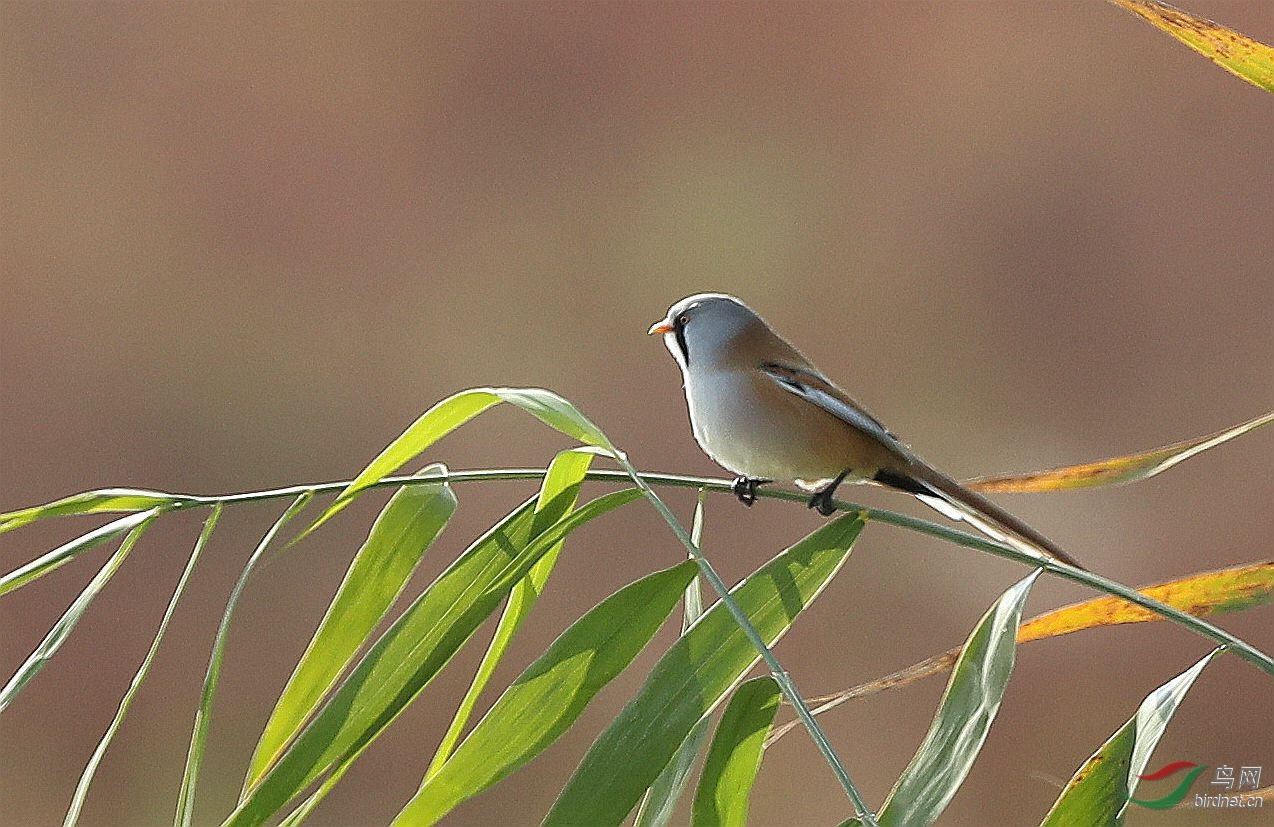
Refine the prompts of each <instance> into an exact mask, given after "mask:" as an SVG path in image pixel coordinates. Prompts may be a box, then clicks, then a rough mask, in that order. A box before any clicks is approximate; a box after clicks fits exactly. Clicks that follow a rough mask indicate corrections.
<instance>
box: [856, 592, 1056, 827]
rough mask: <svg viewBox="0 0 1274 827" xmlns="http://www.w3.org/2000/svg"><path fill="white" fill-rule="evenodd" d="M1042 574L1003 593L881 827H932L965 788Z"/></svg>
mask: <svg viewBox="0 0 1274 827" xmlns="http://www.w3.org/2000/svg"><path fill="white" fill-rule="evenodd" d="M1041 571H1043V570H1042V569H1037V570H1035V571H1034V572H1032V573H1031V574H1030V575H1028V576H1027V577H1026V578H1024V579H1023V580H1021V581H1019V582H1018V583H1016V584H1014V585H1013V586H1012V587H1010V588H1009V589H1008V591H1006V592H1004V594H1002V595H1001V596H1000V598H999V599H998V600H996V601H995V603H994V604H993V605H992V606H991V608H990V609H989V610H988V611H987V613H986V614H985V615H983V617H982V620H980V621H979V622H978V625H977V626H976V627H975V628H974V630H973V633H972V634H971V635H969V639H968V641H966V642H965V644H964V650H963V651H962V652H961V654H960V658H959V659H958V660H957V661H956V665H955V668H954V669H953V670H952V673H951V680H950V681H948V682H947V689H946V692H944V693H943V696H942V702H941V703H940V704H939V706H938V712H937V714H936V715H934V719H933V724H932V725H931V726H930V728H929V733H928V734H927V735H926V736H925V739H924V741H923V742H922V743H921V745H920V748H919V749H918V750H916V754H915V756H914V757H913V758H912V759H911V763H909V764H908V765H907V768H906V769H905V770H903V772H902V775H901V776H900V777H899V779H898V782H897V784H895V785H894V789H893V791H892V792H891V793H890V794H889V797H888V798H887V799H886V800H885V805H884V806H883V807H882V808H881V811H880V815H879V821H880V825H881V827H893V826H894V825H914V824H932V823H933V822H934V821H936V820H937V819H938V817H939V816H940V815H942V811H943V810H944V809H946V806H947V804H948V803H950V801H951V799H952V797H953V796H955V794H956V790H958V789H959V788H960V785H961V784H963V783H964V779H965V776H967V775H968V773H969V770H970V769H971V768H972V767H973V761H974V759H975V758H977V755H978V752H979V750H981V749H982V743H983V742H984V741H985V740H986V735H987V732H988V731H989V730H990V728H991V722H992V721H994V720H995V715H996V713H997V712H999V709H1000V700H1001V699H1002V698H1003V697H1004V689H1005V687H1006V686H1007V685H1008V682H1009V675H1011V674H1012V672H1013V661H1014V655H1015V653H1016V638H1017V628H1018V624H1019V623H1021V620H1022V607H1023V606H1024V605H1025V604H1026V598H1027V596H1028V595H1029V594H1030V592H1031V586H1033V585H1034V584H1035V580H1036V578H1038V577H1039V575H1040V572H1041Z"/></svg>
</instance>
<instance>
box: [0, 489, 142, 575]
mask: <svg viewBox="0 0 1274 827" xmlns="http://www.w3.org/2000/svg"><path fill="white" fill-rule="evenodd" d="M161 513H163V509H161V508H152V509H149V510H147V511H143V512H141V513H138V514H129V515H128V516H127V517H120V518H119V519H118V520H112V521H111V522H109V523H107V524H106V525H104V526H100V527H98V528H95V529H93V530H92V531H90V532H89V533H87V534H84V535H82V536H80V537H76V538H75V539H74V540H71V541H70V542H69V543H64V544H62V545H60V546H58V547H57V548H55V549H53V550H52V551H50V552H48V553H46V554H44V555H42V556H40V557H37V558H36V559H34V560H32V561H31V562H30V563H27V564H26V565H23V566H19V567H18V568H16V569H14V570H13V571H11V572H9V573H8V574H6V575H5V576H4V577H0V595H4V594H7V593H9V592H11V591H14V590H15V589H20V588H22V587H23V586H25V585H27V584H28V583H30V582H32V581H34V580H37V579H39V578H41V577H43V576H44V575H46V574H48V573H49V572H51V571H54V570H56V569H59V568H61V567H62V566H65V565H66V564H67V563H69V562H71V561H72V560H74V559H75V558H76V557H78V556H79V555H81V554H83V553H84V552H86V551H88V550H89V549H91V548H95V547H96V546H100V545H101V544H102V543H105V542H106V541H108V540H110V539H111V538H113V537H118V536H119V535H120V534H123V533H125V532H128V531H132V530H133V529H135V528H137V527H138V526H139V525H142V524H144V523H148V522H150V521H151V520H153V519H154V518H155V517H156V516H158V515H159V514H161Z"/></svg>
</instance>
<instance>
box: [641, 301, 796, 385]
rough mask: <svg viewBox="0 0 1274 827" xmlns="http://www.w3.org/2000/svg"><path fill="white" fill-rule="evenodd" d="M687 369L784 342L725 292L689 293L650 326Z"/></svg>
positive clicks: (743, 357) (758, 317) (742, 357)
mask: <svg viewBox="0 0 1274 827" xmlns="http://www.w3.org/2000/svg"><path fill="white" fill-rule="evenodd" d="M649 332H650V333H652V334H653V333H662V334H663V337H664V345H665V346H667V348H668V351H669V352H670V353H671V354H672V355H673V358H674V359H676V360H677V364H678V365H680V366H681V369H682V370H683V371H686V370H690V369H691V368H692V367H695V368H698V367H707V366H717V365H722V364H726V363H729V362H730V361H732V360H735V359H747V358H749V357H750V356H751V355H752V354H753V353H754V352H755V349H756V348H757V347H758V346H760V345H763V344H766V343H769V344H771V345H773V343H774V342H776V341H777V342H780V343H782V346H783V347H784V348H785V349H786V347H787V344H786V342H783V340H782V339H780V338H779V337H778V336H777V335H776V334H775V333H774V332H773V331H772V330H770V328H769V326H768V325H766V323H765V322H764V321H763V320H762V319H761V317H760V316H758V315H757V314H756V313H755V312H754V311H753V310H752V308H750V307H748V306H747V305H746V304H744V303H743V302H741V301H739V300H738V299H737V298H735V297H734V296H730V295H727V294H725V293H698V294H696V295H693V296H687V297H686V298H684V299H682V300H681V301H679V302H677V303H676V304H674V305H673V306H672V307H670V308H669V309H668V314H667V315H666V316H664V318H663V319H661V320H660V321H658V322H655V323H654V324H653V325H651V327H650V331H649Z"/></svg>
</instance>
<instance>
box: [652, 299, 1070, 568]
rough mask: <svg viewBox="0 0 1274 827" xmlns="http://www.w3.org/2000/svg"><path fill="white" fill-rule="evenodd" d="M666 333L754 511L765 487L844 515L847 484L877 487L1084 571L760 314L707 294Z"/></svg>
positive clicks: (712, 449) (699, 436)
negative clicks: (925, 455)
mask: <svg viewBox="0 0 1274 827" xmlns="http://www.w3.org/2000/svg"><path fill="white" fill-rule="evenodd" d="M647 332H648V333H649V334H650V335H655V334H661V335H662V336H663V340H664V345H665V346H666V347H667V348H668V351H669V352H670V353H671V354H672V357H673V359H675V360H676V362H677V365H678V366H679V367H680V368H681V374H682V377H683V379H684V386H685V392H686V403H687V406H688V407H689V409H690V423H691V428H692V430H693V432H694V438H695V441H696V442H698V443H699V447H700V448H702V449H703V451H704V453H706V454H707V455H708V456H709V458H711V459H712V460H713V461H714V462H715V463H717V464H718V465H720V466H721V467H723V468H725V469H726V470H727V471H729V472H731V473H732V474H735V475H737V476H736V477H735V479H734V482H733V485H732V487H731V490H732V492H733V493H734V495H735V496H736V497H737V498H738V499H739V501H740V502H742V503H743V504H744V505H747V506H751V505H752V504H753V503H755V502H756V498H757V493H756V492H757V488H758V486H761V485H765V484H767V483H772V482H780V481H781V482H793V483H795V484H796V485H797V487H799V488H800V489H802V490H803V491H806V492H810V493H811V496H810V499H809V507H810V508H812V509H816V510H817V511H818V512H819V513H820V514H822V515H824V516H831V515H832V514H833V513H835V511H836V505H835V501H834V499H833V498H834V496H835V494H836V489H837V487H838V486H840V485H841V484H842V483H844V482H847V481H848V482H854V483H872V484H877V485H882V486H885V487H887V488H892V489H896V490H898V491H902V492H904V493H907V494H910V495H912V496H914V497H916V498H917V499H918V500H920V501H921V502H924V503H925V504H926V505H928V506H930V507H932V508H934V509H936V510H938V511H939V512H940V513H942V514H943V515H944V516H946V517H948V518H950V519H953V520H963V521H965V522H967V523H968V524H969V525H971V526H973V527H974V528H976V529H977V530H979V531H981V532H982V533H983V534H986V535H987V536H989V537H991V538H992V539H995V540H999V541H1001V542H1004V543H1007V544H1008V545H1010V546H1012V547H1014V548H1016V549H1018V550H1024V551H1027V552H1028V553H1031V554H1033V555H1035V556H1038V555H1043V556H1044V557H1049V558H1053V559H1054V560H1058V561H1061V562H1062V563H1065V564H1067V565H1070V566H1074V567H1076V568H1081V569H1082V568H1083V566H1081V565H1080V564H1079V563H1078V562H1077V561H1076V560H1075V558H1073V557H1071V556H1070V555H1069V554H1067V553H1066V552H1064V551H1063V550H1062V549H1061V548H1059V547H1058V546H1057V545H1056V544H1055V543H1053V542H1052V541H1051V540H1049V539H1048V538H1047V537H1045V536H1044V535H1042V534H1040V533H1039V532H1038V531H1036V530H1035V529H1033V528H1031V527H1030V526H1028V525H1026V524H1025V523H1024V522H1022V521H1021V520H1019V519H1018V518H1016V517H1014V516H1013V515H1012V514H1009V513H1008V512H1007V511H1005V510H1004V509H1002V508H1000V507H999V506H997V505H996V504H995V503H992V502H991V501H990V500H988V499H986V498H985V497H983V496H982V495H980V494H978V493H976V492H973V491H970V490H969V489H968V488H965V487H964V486H962V485H960V483H958V482H956V481H955V480H954V479H952V478H951V477H949V476H947V475H946V474H944V473H942V472H941V471H939V470H938V469H936V468H934V467H933V466H932V465H930V464H929V463H927V462H925V461H924V460H923V459H921V458H920V457H918V456H917V455H916V454H915V453H914V452H913V451H912V450H911V448H910V447H909V446H908V445H906V444H905V443H903V442H902V441H901V440H900V439H899V438H898V437H896V436H895V435H894V434H893V433H892V432H891V431H889V430H888V429H887V428H885V426H884V425H882V424H881V423H880V421H879V420H878V419H876V417H874V416H872V415H871V414H870V413H868V412H867V410H866V409H864V408H863V407H862V406H861V405H859V404H858V403H857V402H855V401H854V400H853V399H852V398H851V397H850V396H849V394H847V393H846V392H845V391H843V390H841V388H840V387H838V386H837V385H836V384H834V383H833V382H832V381H831V380H830V379H828V378H827V377H826V376H825V375H824V374H823V373H822V372H821V371H819V369H818V368H816V367H815V366H814V365H813V363H811V362H810V360H809V359H807V358H806V357H805V355H804V354H802V353H801V352H800V351H799V350H797V349H796V348H795V347H794V346H793V345H791V344H790V343H789V342H788V341H787V340H786V339H784V338H783V337H782V336H780V335H779V334H778V333H776V332H775V331H774V330H773V329H772V328H771V327H770V326H769V325H768V324H766V322H765V320H764V319H762V318H761V317H760V316H759V315H758V314H757V313H756V312H755V311H753V310H752V309H751V308H750V307H748V306H747V305H745V304H744V303H743V302H742V301H740V300H739V299H737V298H735V297H734V296H730V295H727V294H725V293H699V294H697V295H693V296H689V297H687V298H684V299H682V300H681V301H679V302H677V303H676V304H674V305H673V306H672V307H671V308H669V310H668V313H667V315H666V316H664V318H662V319H660V320H659V321H657V322H655V323H654V324H653V325H651V326H650V329H649V330H648V331H647Z"/></svg>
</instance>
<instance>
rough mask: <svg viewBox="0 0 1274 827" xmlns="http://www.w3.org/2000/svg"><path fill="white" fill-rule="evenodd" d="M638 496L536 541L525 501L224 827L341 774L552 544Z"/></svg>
mask: <svg viewBox="0 0 1274 827" xmlns="http://www.w3.org/2000/svg"><path fill="white" fill-rule="evenodd" d="M639 496H640V492H639V491H637V490H636V489H624V490H622V491H616V492H614V493H611V494H605V495H603V496H601V497H598V498H597V499H595V500H592V501H591V502H589V503H588V504H586V505H584V506H583V507H581V508H579V509H577V510H575V511H572V512H570V513H569V514H567V515H566V516H564V517H563V518H562V519H560V520H559V521H558V522H556V523H554V524H553V525H552V526H550V527H549V528H548V529H546V530H545V531H544V532H543V533H542V534H539V535H538V536H532V526H533V522H534V519H535V512H534V511H533V505H534V502H533V501H528V502H526V503H524V504H523V505H522V506H520V507H519V508H518V509H517V510H515V511H514V512H513V513H512V514H510V515H509V516H508V517H507V518H505V519H504V520H503V521H501V522H500V523H499V524H497V525H496V526H495V527H493V528H492V529H491V530H490V531H489V532H487V533H486V534H485V535H483V536H482V537H481V538H479V539H478V540H477V541H476V542H475V543H474V544H473V545H471V546H470V547H469V549H468V550H466V551H465V553H464V554H462V555H461V556H460V557H459V558H458V559H457V560H456V561H455V562H454V563H453V564H452V565H451V566H449V567H448V568H447V570H446V571H444V572H443V573H442V574H441V575H440V576H439V577H438V579H437V580H435V581H434V582H433V584H431V585H430V586H429V588H428V589H426V590H425V591H424V592H423V593H422V594H421V596H420V597H419V598H417V599H416V601H415V602H413V603H412V604H411V606H409V607H408V608H407V609H406V610H405V611H404V612H403V614H402V615H401V616H400V617H399V618H398V620H396V621H395V622H394V624H393V625H392V626H390V628H389V629H388V630H386V632H385V634H383V635H382V636H381V638H380V639H379V640H378V641H377V642H376V644H375V645H374V646H372V648H371V649H370V650H369V651H368V652H367V654H365V655H364V656H363V657H362V659H361V660H360V661H359V662H358V664H357V665H356V666H355V667H354V669H353V670H352V671H351V672H350V674H349V675H348V677H346V679H345V680H344V682H343V683H342V684H341V686H340V688H339V689H337V690H336V692H335V693H334V694H333V695H332V696H331V697H330V698H329V699H328V700H327V702H326V703H325V704H324V705H323V707H322V708H321V709H320V710H319V711H318V713H317V714H316V715H315V716H314V718H313V720H311V721H310V722H309V723H308V724H307V725H306V726H305V728H304V729H303V730H302V731H301V733H300V735H299V736H298V737H297V738H296V740H295V741H293V742H292V744H291V745H290V746H289V747H288V748H287V749H286V751H285V752H284V753H283V755H282V756H281V757H280V758H279V760H278V761H277V762H275V763H274V764H273V765H272V766H271V767H270V768H269V770H267V772H266V774H265V775H264V776H263V777H262V779H261V781H260V783H258V784H257V785H256V786H255V787H253V788H252V789H251V790H249V791H248V795H247V797H246V798H245V799H244V800H243V801H241V802H240V804H239V806H238V807H237V808H236V809H235V811H234V812H233V813H231V815H230V817H229V818H227V819H226V822H225V823H226V824H227V825H231V824H233V825H257V824H261V823H263V822H264V821H265V820H266V819H268V818H270V817H271V816H272V815H273V814H274V813H276V812H278V811H279V809H280V808H282V807H283V806H284V805H285V804H286V803H287V802H288V801H290V800H291V799H292V798H294V797H295V796H296V795H298V794H299V793H300V792H301V791H303V790H304V789H305V788H307V787H308V786H309V785H310V784H312V783H313V782H314V781H316V780H317V779H318V778H319V777H320V776H322V775H323V774H324V773H326V772H329V771H334V772H342V771H343V767H344V766H345V765H347V764H348V763H349V762H352V761H353V760H355V759H356V758H357V757H358V755H360V754H361V753H362V751H363V750H364V749H366V748H367V746H368V745H369V744H370V743H371V742H372V741H374V740H375V739H376V738H377V737H378V736H379V735H380V733H381V732H383V731H384V729H385V728H386V727H388V726H389V725H390V724H391V723H393V721H394V719H396V718H397V717H398V716H399V715H400V714H401V713H402V712H403V710H405V709H406V708H407V706H408V705H409V704H410V703H411V702H412V701H413V700H415V698H416V697H417V696H418V695H419V694H420V692H422V691H423V690H424V688H425V686H427V685H428V684H429V682H430V681H432V680H433V678H434V677H435V676H436V675H437V674H438V672H439V671H440V670H441V669H442V668H443V667H444V666H445V665H446V664H447V663H448V662H449V661H450V660H451V658H452V656H453V655H455V653H456V652H457V651H458V650H459V649H460V647H461V646H462V645H464V643H465V642H466V641H467V640H468V639H469V638H470V637H471V636H472V635H473V633H474V631H475V630H476V629H477V628H478V626H479V625H481V624H482V622H483V621H485V620H486V618H487V617H489V616H490V615H491V614H492V613H493V612H494V611H495V609H496V607H497V606H498V605H499V603H500V601H501V600H503V599H504V597H505V595H507V594H508V592H509V590H510V589H512V588H513V586H514V584H515V583H517V582H518V581H519V580H521V579H522V578H523V577H525V576H526V573H527V571H528V570H530V568H531V567H532V566H534V565H535V563H536V562H538V561H539V560H540V558H541V557H543V555H544V554H545V553H547V552H548V550H549V549H550V548H552V547H553V545H554V544H556V543H557V542H558V541H559V540H561V539H562V538H563V537H565V536H567V535H568V534H569V533H570V532H571V531H573V530H575V529H576V528H578V527H579V526H581V525H583V524H584V523H587V522H588V521H590V520H592V519H594V518H596V517H599V516H601V515H602V514H605V513H607V512H609V511H611V510H613V509H615V508H618V507H620V506H622V505H624V504H626V503H629V502H632V501H633V500H634V499H636V498H637V497H639Z"/></svg>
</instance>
